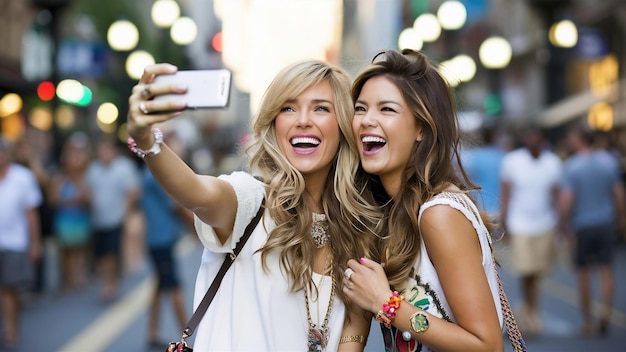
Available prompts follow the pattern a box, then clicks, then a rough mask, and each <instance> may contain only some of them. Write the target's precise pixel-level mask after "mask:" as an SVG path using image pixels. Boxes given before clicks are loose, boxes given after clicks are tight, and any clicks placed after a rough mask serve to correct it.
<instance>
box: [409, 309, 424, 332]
mask: <svg viewBox="0 0 626 352" xmlns="http://www.w3.org/2000/svg"><path fill="white" fill-rule="evenodd" d="M409 323H410V324H411V330H413V332H414V333H416V334H421V333H423V332H424V331H426V330H428V317H427V316H426V315H425V314H422V313H415V314H413V315H411V319H409Z"/></svg>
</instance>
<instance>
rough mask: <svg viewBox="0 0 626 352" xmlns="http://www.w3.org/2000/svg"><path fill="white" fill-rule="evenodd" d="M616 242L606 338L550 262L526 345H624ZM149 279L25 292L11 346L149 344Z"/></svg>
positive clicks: (568, 277) (625, 316)
mask: <svg viewBox="0 0 626 352" xmlns="http://www.w3.org/2000/svg"><path fill="white" fill-rule="evenodd" d="M178 249H179V250H178V255H179V258H180V263H181V270H182V271H183V273H184V275H183V277H182V280H183V285H184V287H185V296H186V301H187V306H188V310H189V311H191V299H192V287H193V282H194V279H195V273H196V270H197V265H198V262H199V259H200V254H201V249H200V248H199V245H198V244H197V242H194V241H193V240H186V241H182V242H181V245H180V246H179V248H178ZM617 250H618V257H617V263H616V267H617V270H616V278H617V294H616V297H615V299H616V302H615V311H614V315H613V320H612V322H611V323H612V324H611V326H610V332H609V335H608V336H607V337H606V338H581V337H579V336H577V329H578V326H579V325H580V320H581V319H580V317H579V313H578V308H577V302H576V301H577V294H576V281H575V279H576V278H575V275H574V274H573V273H572V272H571V271H570V270H569V269H568V268H566V267H563V266H562V265H557V266H556V267H555V270H554V271H553V272H552V273H551V275H550V276H549V277H548V278H547V280H546V281H545V282H544V285H543V286H542V298H541V300H542V301H541V305H542V318H543V320H544V331H543V334H542V335H541V336H539V337H537V338H535V339H532V340H528V346H529V350H530V351H532V352H543V351H545V352H548V351H550V352H554V351H624V350H626V347H625V346H626V246H624V245H620V246H619V247H618V248H617ZM500 254H501V255H500V258H501V261H502V262H503V265H504V268H503V270H501V275H502V278H503V281H504V286H505V289H506V291H507V294H508V296H509V299H510V301H511V302H512V305H513V307H514V308H515V307H516V306H517V305H518V302H519V290H518V285H517V282H516V279H515V278H513V277H511V276H510V275H509V273H508V272H507V270H506V258H507V255H506V253H502V252H500ZM151 284H152V281H151V278H150V276H149V267H148V265H147V264H143V265H140V266H139V268H138V269H137V270H136V271H135V272H134V273H133V274H130V275H127V276H126V277H125V278H124V279H123V282H122V287H121V297H120V299H118V300H117V301H115V302H113V303H109V304H103V303H101V302H99V301H98V291H97V287H96V286H95V285H91V286H90V287H87V288H85V289H83V290H81V291H79V292H74V293H65V294H56V295H49V296H47V297H43V298H39V299H35V300H31V301H30V302H27V304H26V306H25V307H24V314H23V319H22V339H21V342H20V345H19V346H18V348H17V349H14V351H28V352H38V351H63V352H66V351H68V352H74V351H76V352H78V351H90V352H99V351H111V352H113V351H116V352H119V351H148V348H147V346H146V340H145V337H146V326H147V312H146V306H147V303H148V295H149V289H150V285H151ZM596 296H597V294H596ZM163 310H164V313H165V316H164V318H163V320H162V322H163V324H162V328H161V331H162V333H163V335H162V336H163V339H164V340H173V339H178V338H179V334H178V333H177V331H178V329H177V328H176V326H175V322H174V317H173V314H172V312H171V309H170V308H169V306H164V309H163ZM382 350H383V349H382V342H381V335H380V329H379V328H378V326H376V325H373V329H372V332H371V334H370V340H369V341H368V345H367V347H366V351H367V352H374V351H382ZM507 350H510V348H507Z"/></svg>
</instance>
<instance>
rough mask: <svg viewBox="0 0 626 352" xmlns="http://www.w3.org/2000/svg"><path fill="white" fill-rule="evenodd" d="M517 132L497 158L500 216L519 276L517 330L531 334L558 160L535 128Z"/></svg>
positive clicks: (549, 248)
mask: <svg viewBox="0 0 626 352" xmlns="http://www.w3.org/2000/svg"><path fill="white" fill-rule="evenodd" d="M521 137H522V143H523V146H522V147H520V148H518V149H515V150H513V151H510V152H507V153H506V154H505V156H504V159H503V160H502V166H501V168H500V180H501V194H502V209H501V214H500V219H501V220H500V221H501V224H502V227H503V229H504V238H505V239H506V240H508V241H509V243H510V248H511V260H512V264H513V269H514V270H515V271H516V273H517V274H518V275H519V276H520V278H521V288H522V299H523V304H522V307H521V309H520V311H519V312H518V314H517V317H518V319H519V324H520V329H522V330H525V331H526V332H527V333H528V334H529V335H535V334H537V333H539V331H540V330H541V329H542V322H541V317H540V314H539V288H540V287H539V286H540V282H541V278H542V277H543V276H544V275H545V274H546V273H547V272H548V271H549V269H550V268H551V265H552V258H553V255H554V240H555V238H554V237H555V234H556V227H557V224H558V211H557V206H556V205H557V196H558V190H559V187H558V186H559V182H560V180H561V172H562V165H561V160H560V159H559V158H558V157H557V156H556V154H554V153H553V152H552V151H550V150H549V149H548V147H547V145H546V140H545V136H544V132H543V131H542V130H541V129H540V128H539V127H537V126H531V127H528V128H526V129H525V130H523V131H522V133H521Z"/></svg>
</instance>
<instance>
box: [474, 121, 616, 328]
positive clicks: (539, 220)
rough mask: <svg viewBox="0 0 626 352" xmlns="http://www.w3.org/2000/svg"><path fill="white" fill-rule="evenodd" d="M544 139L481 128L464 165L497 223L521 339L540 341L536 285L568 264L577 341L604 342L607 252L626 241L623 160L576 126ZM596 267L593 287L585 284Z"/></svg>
mask: <svg viewBox="0 0 626 352" xmlns="http://www.w3.org/2000/svg"><path fill="white" fill-rule="evenodd" d="M546 132H547V131H545V130H542V129H541V128H539V126H526V128H523V129H518V130H515V131H514V132H509V131H506V130H505V129H502V128H498V126H495V125H485V126H483V128H482V129H480V131H479V133H478V134H477V136H471V135H470V136H468V138H467V140H468V143H466V146H465V148H464V150H463V153H462V159H463V163H464V166H465V167H466V171H467V172H468V174H469V176H470V178H471V179H472V180H473V181H474V182H475V183H476V184H477V185H478V186H480V187H481V189H480V190H478V191H476V192H475V193H474V196H475V197H476V199H477V201H478V202H479V204H480V205H481V207H482V210H483V211H485V212H486V213H487V214H489V215H490V217H491V219H492V220H493V222H494V223H495V224H496V226H497V228H498V231H495V232H494V235H495V236H496V237H498V238H497V239H498V240H500V241H499V242H498V244H499V245H500V246H502V247H503V248H504V249H505V250H506V251H507V253H510V256H508V258H507V259H508V260H509V261H510V263H509V264H510V268H511V270H512V271H513V273H514V274H515V275H516V276H517V277H518V278H519V280H520V289H521V297H522V302H521V303H520V306H519V307H517V309H516V317H517V320H518V323H519V325H520V329H521V330H522V331H523V333H524V335H525V336H527V337H529V338H532V337H533V336H537V335H539V334H541V331H542V328H543V323H542V321H541V318H540V316H541V314H540V302H539V298H540V285H541V281H542V278H544V277H545V276H546V275H547V274H548V273H549V272H550V270H551V269H552V267H553V265H554V264H555V263H554V262H555V260H554V259H555V258H567V261H568V263H567V265H568V267H571V268H573V269H574V270H575V271H576V273H577V274H578V281H579V304H580V309H581V323H580V325H581V327H580V335H581V336H592V335H599V336H603V335H605V334H606V333H607V332H608V331H607V330H608V326H609V321H610V315H611V311H612V308H613V307H612V303H613V295H614V294H613V292H614V290H615V283H614V277H615V274H614V272H613V270H612V260H613V251H614V250H615V246H616V245H617V244H623V243H624V241H625V239H626V225H625V221H626V213H625V211H626V209H625V207H624V203H625V200H624V173H623V170H624V168H623V167H620V162H621V161H622V159H621V158H622V157H623V156H621V155H618V154H616V153H615V152H614V149H612V148H611V146H610V145H608V144H607V143H606V141H607V139H606V138H604V137H605V136H604V135H602V134H601V133H599V132H597V131H592V130H590V129H589V128H588V127H586V126H585V125H582V124H572V125H571V126H568V127H567V128H565V129H564V131H560V132H561V136H558V137H557V138H554V136H552V137H553V138H547V135H546ZM511 142H512V143H511ZM559 147H561V148H562V149H560V148H559ZM596 268H597V270H598V272H599V276H600V280H599V281H600V287H599V288H595V287H592V284H591V283H592V282H594V281H593V280H591V278H590V276H591V274H592V272H593V270H594V269H596ZM594 289H595V290H597V291H598V293H597V294H599V295H600V296H601V302H602V309H601V311H600V312H598V313H597V314H592V310H591V300H592V297H593V295H594Z"/></svg>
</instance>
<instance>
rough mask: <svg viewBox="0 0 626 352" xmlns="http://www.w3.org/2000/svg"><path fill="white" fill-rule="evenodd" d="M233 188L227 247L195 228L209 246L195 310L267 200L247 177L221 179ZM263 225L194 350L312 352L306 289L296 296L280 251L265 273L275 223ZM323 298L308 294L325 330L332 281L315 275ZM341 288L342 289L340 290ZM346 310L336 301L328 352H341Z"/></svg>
mask: <svg viewBox="0 0 626 352" xmlns="http://www.w3.org/2000/svg"><path fill="white" fill-rule="evenodd" d="M219 178H220V179H222V180H225V181H226V182H228V183H230V184H231V185H232V186H233V189H234V190H235V194H236V195H237V215H236V216H235V225H234V228H233V233H232V235H231V237H230V240H229V241H227V242H226V243H225V244H222V243H221V242H220V241H219V239H218V238H217V236H216V234H215V231H214V230H213V228H212V227H211V226H209V225H207V224H205V223H203V222H202V221H201V220H200V219H199V218H197V217H196V218H195V227H196V231H197V233H198V237H199V238H200V241H201V242H202V244H203V245H204V252H203V254H202V261H201V263H200V268H199V270H198V275H197V278H196V287H195V293H194V309H195V308H196V307H197V306H198V304H199V303H200V301H201V300H202V298H203V297H204V294H205V293H206V291H207V289H208V287H209V285H210V284H211V282H212V280H213V278H215V275H216V273H217V271H218V269H219V267H220V265H221V264H222V262H223V260H224V255H225V253H232V250H233V248H234V247H235V246H236V244H237V242H238V241H239V239H240V238H241V236H242V235H243V232H244V229H245V228H246V227H247V226H248V223H250V220H251V219H252V218H253V217H254V216H255V214H256V213H257V211H258V210H259V207H260V206H261V202H262V200H263V197H264V194H265V190H264V187H263V184H262V183H261V182H259V181H258V180H256V179H255V178H254V177H252V176H251V175H250V174H248V173H245V172H234V173H232V174H230V175H222V176H220V177H219ZM265 215H266V216H264V217H263V220H262V221H261V222H259V224H258V225H257V227H256V228H255V229H254V231H253V232H252V234H251V236H250V238H249V239H248V242H246V244H245V245H244V246H243V248H242V250H241V252H240V253H239V256H238V257H237V260H235V262H234V263H233V265H232V267H231V268H230V269H229V270H228V272H227V273H226V275H225V276H224V279H223V281H222V283H221V285H220V288H219V290H218V291H217V294H216V295H215V299H214V300H213V302H212V303H211V305H210V306H209V309H208V311H207V312H206V314H205V315H204V317H203V318H202V321H201V322H200V324H199V326H198V328H197V331H196V333H195V334H194V339H195V340H194V341H193V344H192V346H193V347H194V350H195V351H197V352H208V351H210V352H232V351H238V352H253V351H254V352H257V351H276V352H299V351H306V350H307V339H308V329H309V325H308V319H307V314H306V303H305V300H304V292H303V291H302V290H300V291H297V292H291V291H290V290H289V279H288V278H287V276H286V274H285V272H284V270H282V268H281V265H280V258H279V253H278V251H275V252H272V253H269V255H268V256H267V265H268V267H269V270H268V271H266V270H264V269H263V265H262V263H261V253H260V252H258V250H259V249H260V248H261V247H263V245H265V242H266V241H267V237H268V231H271V230H272V229H273V228H274V227H275V226H276V224H275V223H274V221H273V220H272V219H271V218H270V217H269V216H267V215H268V214H267V212H266V214H265ZM313 280H314V283H315V285H317V286H318V288H319V289H320V290H319V299H318V297H316V296H315V295H309V310H310V314H311V320H312V321H313V323H315V324H317V326H320V325H322V323H323V320H324V316H325V314H326V311H327V309H328V305H329V303H330V293H331V287H332V278H331V277H330V276H322V275H319V274H316V273H313ZM337 289H340V288H336V290H337ZM344 317H345V305H344V304H343V302H342V301H341V300H340V299H339V298H338V297H336V296H335V299H334V302H333V306H332V310H331V314H330V319H329V322H328V325H329V326H328V330H329V339H328V345H327V346H326V351H328V352H330V351H336V350H337V349H338V348H339V339H340V337H341V333H342V330H343V323H344Z"/></svg>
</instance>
